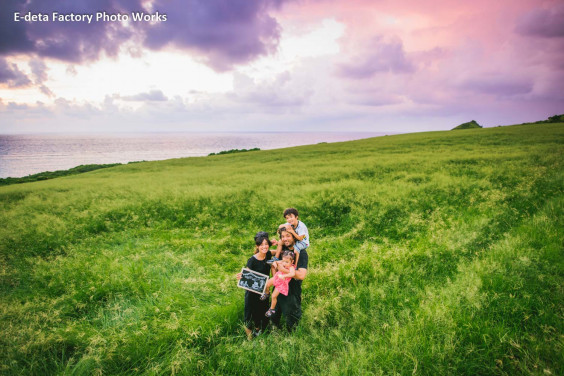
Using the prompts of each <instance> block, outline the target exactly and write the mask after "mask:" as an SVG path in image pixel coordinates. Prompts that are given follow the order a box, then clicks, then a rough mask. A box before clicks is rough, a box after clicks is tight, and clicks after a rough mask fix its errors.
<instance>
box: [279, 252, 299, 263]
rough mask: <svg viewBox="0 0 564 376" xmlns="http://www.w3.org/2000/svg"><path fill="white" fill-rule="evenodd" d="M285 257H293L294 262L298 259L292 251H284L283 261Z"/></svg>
mask: <svg viewBox="0 0 564 376" xmlns="http://www.w3.org/2000/svg"><path fill="white" fill-rule="evenodd" d="M284 257H291V258H292V261H294V260H295V259H296V255H295V254H294V252H292V251H284V253H282V259H284Z"/></svg>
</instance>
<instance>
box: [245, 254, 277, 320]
mask: <svg viewBox="0 0 564 376" xmlns="http://www.w3.org/2000/svg"><path fill="white" fill-rule="evenodd" d="M271 257H272V254H271V253H270V251H268V252H267V253H266V257H265V258H264V260H257V258H256V257H255V256H254V255H253V256H251V257H250V258H249V260H248V261H247V268H249V269H251V270H253V271H255V272H258V273H262V274H266V275H270V265H268V264H267V263H266V261H267V260H270V258H271ZM269 308H270V303H269V301H268V299H266V300H260V295H259V294H257V293H254V292H250V291H245V325H246V326H247V328H249V329H254V328H259V329H261V330H263V329H265V328H266V326H267V325H268V322H269V319H268V318H267V317H266V316H265V315H264V314H265V313H266V311H268V309H269Z"/></svg>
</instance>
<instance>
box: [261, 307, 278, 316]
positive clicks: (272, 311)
mask: <svg viewBox="0 0 564 376" xmlns="http://www.w3.org/2000/svg"><path fill="white" fill-rule="evenodd" d="M275 313H276V311H275V310H273V309H272V308H270V309H269V310H268V311H266V313H265V314H264V315H265V316H266V317H270V316H272V315H274V314H275Z"/></svg>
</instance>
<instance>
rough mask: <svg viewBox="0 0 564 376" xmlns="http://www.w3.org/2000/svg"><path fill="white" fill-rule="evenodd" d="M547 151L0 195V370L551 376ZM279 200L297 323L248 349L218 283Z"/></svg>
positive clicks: (563, 131)
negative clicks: (299, 257) (305, 260)
mask: <svg viewBox="0 0 564 376" xmlns="http://www.w3.org/2000/svg"><path fill="white" fill-rule="evenodd" d="M563 141H564V127H563V125H562V124H543V125H529V126H513V127H502V128H495V129H478V130H463V131H456V132H432V133H420V134H409V135H398V136H388V137H380V138H374V139H367V140H360V141H353V142H345V143H334V144H319V145H311V146H303V147H296V148H290V149H281V150H271V151H256V152H253V153H240V154H239V153H237V154H229V155H218V156H213V157H201V158H187V159H175V160H169V161H160V162H144V163H138V164H131V165H122V166H117V167H113V168H109V169H103V170H97V171H93V172H89V173H86V174H82V175H76V176H71V177H63V178H57V179H53V180H48V181H42V182H34V183H26V184H18V185H13V186H6V187H0V222H1V223H2V226H0V283H1V284H0V294H1V295H0V296H1V305H0V330H1V333H2V336H1V339H0V350H1V353H2V356H1V357H0V359H1V360H0V373H2V374H79V375H81V374H85V375H86V374H88V375H90V374H187V375H190V374H239V375H249V374H256V375H288V374H296V375H297V374H308V375H309V374H330V375H332V374H334V375H342V374H350V375H360V374H362V375H365V374H375V375H378V374H394V373H397V374H412V373H415V374H471V375H475V374H554V375H556V374H562V373H564V364H563V363H564V362H563V356H562V354H563V353H564V349H563V344H564V341H563V339H564V337H563V324H562V323H563V322H564V320H563V313H564V312H563V311H564V308H563V307H564V304H563V302H564V299H563V298H564V292H563V286H564V268H563V262H564V261H563V260H564V257H563V256H564V252H563V246H562V239H563V238H564V234H563V232H564V231H563V230H564V223H563V219H562V213H563V209H564V207H563V206H564V196H563V194H562V193H563V187H564V184H563V177H564V175H563V168H562V161H563V160H564V159H563V156H562V152H563V150H564V147H563ZM297 166H299V170H296V167H297ZM289 206H294V207H297V208H298V209H299V210H300V216H301V219H302V220H303V221H304V222H305V223H306V224H307V225H308V227H309V229H310V234H311V237H312V246H311V249H310V251H309V254H310V274H309V276H308V278H307V280H306V281H305V282H304V291H303V299H304V301H303V308H304V317H303V319H302V321H301V323H300V325H299V327H298V330H297V331H296V332H295V333H293V334H292V335H288V334H286V333H280V332H277V331H274V332H272V333H269V334H268V335H265V336H261V337H259V338H257V339H255V340H253V341H251V342H247V341H246V340H245V337H244V335H243V333H244V332H243V330H242V326H241V320H242V308H243V295H242V291H241V290H240V289H237V288H236V287H235V281H234V274H235V273H236V272H237V271H238V270H239V269H240V268H241V266H243V265H244V263H245V261H246V259H247V258H248V257H249V256H250V255H251V254H252V253H253V242H252V237H253V235H254V234H255V233H256V232H257V231H259V230H266V231H269V232H274V230H275V229H276V226H277V225H278V224H279V223H281V222H282V221H283V218H282V215H281V213H282V211H283V209H284V208H286V207H289Z"/></svg>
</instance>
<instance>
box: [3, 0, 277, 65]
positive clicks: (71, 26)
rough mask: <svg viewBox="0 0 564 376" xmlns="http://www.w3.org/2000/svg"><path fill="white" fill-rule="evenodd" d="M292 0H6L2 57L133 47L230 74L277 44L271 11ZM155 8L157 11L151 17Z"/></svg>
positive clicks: (90, 53) (68, 55)
mask: <svg viewBox="0 0 564 376" xmlns="http://www.w3.org/2000/svg"><path fill="white" fill-rule="evenodd" d="M284 1H285V0H188V1H181V0H156V1H154V2H152V3H150V4H149V3H147V2H146V1H143V0H81V1H57V2H47V1H40V0H28V1H22V0H7V1H2V3H1V4H0V56H1V55H3V56H10V55H12V54H16V53H27V54H35V55H37V56H39V57H50V58H55V59H59V60H63V61H68V62H71V63H80V62H84V61H92V60H96V59H98V58H99V57H100V55H101V53H105V54H106V55H108V56H115V55H116V54H117V53H118V52H119V49H120V47H121V45H122V44H123V43H125V42H127V41H130V40H133V41H135V42H142V43H143V44H144V45H145V46H146V47H148V48H151V49H154V50H159V49H161V48H164V47H167V46H172V47H175V48H181V49H187V50H191V51H194V52H196V53H197V54H199V55H200V56H201V57H202V60H203V61H204V62H206V63H207V64H208V65H210V66H211V67H212V68H214V69H216V70H220V71H221V70H227V69H230V68H231V67H232V66H233V65H234V64H238V63H244V62H248V61H250V60H252V59H254V58H256V57H257V56H260V55H264V54H268V53H269V52H271V51H273V50H274V49H275V48H276V46H277V45H278V39H279V36H280V26H279V24H278V22H277V21H276V20H275V19H274V18H273V17H271V16H270V15H269V14H268V12H269V11H270V10H272V9H276V8H278V7H280V6H281V4H282V3H283V2H284ZM147 7H150V8H151V9H150V10H151V11H150V12H149V9H147ZM101 11H105V12H106V13H107V14H118V13H119V14H131V13H132V12H144V13H145V14H147V13H151V14H152V13H155V12H159V13H160V14H161V15H162V14H166V16H167V20H166V21H161V22H133V21H130V22H129V25H124V24H122V23H121V22H96V21H93V22H91V23H90V24H89V23H88V22H53V21H52V20H51V19H50V20H49V21H47V22H40V21H36V22H24V21H19V22H16V21H14V13H15V12H18V13H19V14H20V16H23V15H25V14H27V13H28V12H32V13H33V14H38V13H43V14H47V15H49V17H51V14H52V12H58V13H60V14H69V13H75V14H93V15H95V14H96V13H97V12H101Z"/></svg>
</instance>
